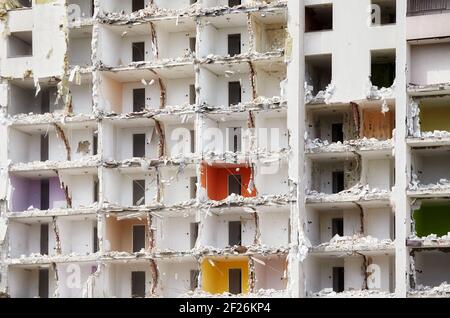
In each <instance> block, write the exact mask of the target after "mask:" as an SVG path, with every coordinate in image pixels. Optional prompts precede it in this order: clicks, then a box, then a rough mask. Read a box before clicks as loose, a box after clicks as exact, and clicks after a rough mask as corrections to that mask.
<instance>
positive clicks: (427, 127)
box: [419, 96, 450, 133]
mask: <svg viewBox="0 0 450 318" xmlns="http://www.w3.org/2000/svg"><path fill="white" fill-rule="evenodd" d="M419 109H420V113H419V120H420V131H421V132H423V133H434V132H435V131H449V132H450V121H449V120H445V119H448V118H450V98H449V97H448V96H446V97H434V98H424V99H420V100H419Z"/></svg>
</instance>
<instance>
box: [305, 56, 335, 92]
mask: <svg viewBox="0 0 450 318" xmlns="http://www.w3.org/2000/svg"><path fill="white" fill-rule="evenodd" d="M305 63H306V76H305V80H306V82H307V83H308V85H309V86H312V89H311V88H310V89H311V91H312V93H313V94H314V95H317V93H318V92H320V91H324V90H325V89H326V88H327V86H328V85H329V84H330V83H331V79H332V56H331V54H323V55H310V56H306V57H305Z"/></svg>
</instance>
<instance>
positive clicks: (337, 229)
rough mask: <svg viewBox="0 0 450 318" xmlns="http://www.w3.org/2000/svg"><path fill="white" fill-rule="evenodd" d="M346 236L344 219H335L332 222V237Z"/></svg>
mask: <svg viewBox="0 0 450 318" xmlns="http://www.w3.org/2000/svg"><path fill="white" fill-rule="evenodd" d="M336 235H339V236H344V218H335V219H332V220H331V236H332V237H335V236H336Z"/></svg>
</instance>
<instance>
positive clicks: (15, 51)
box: [7, 31, 33, 58]
mask: <svg viewBox="0 0 450 318" xmlns="http://www.w3.org/2000/svg"><path fill="white" fill-rule="evenodd" d="M7 46H8V58H13V57H26V56H32V55H33V33H32V32H31V31H29V32H28V31H27V32H12V33H11V34H10V35H9V37H8V42H7Z"/></svg>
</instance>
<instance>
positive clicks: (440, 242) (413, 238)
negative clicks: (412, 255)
mask: <svg viewBox="0 0 450 318" xmlns="http://www.w3.org/2000/svg"><path fill="white" fill-rule="evenodd" d="M406 245H407V246H409V247H415V248H422V247H423V248H426V247H431V248H435V247H436V248H438V247H448V246H450V232H449V233H448V234H447V235H443V236H440V237H439V236H437V235H436V234H430V235H427V236H423V237H418V236H417V235H416V234H412V235H410V236H409V237H408V238H407V239H406Z"/></svg>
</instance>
